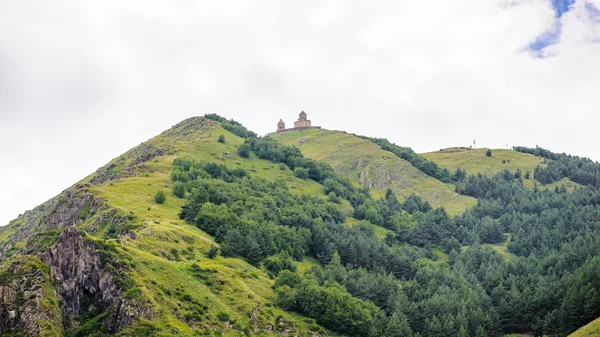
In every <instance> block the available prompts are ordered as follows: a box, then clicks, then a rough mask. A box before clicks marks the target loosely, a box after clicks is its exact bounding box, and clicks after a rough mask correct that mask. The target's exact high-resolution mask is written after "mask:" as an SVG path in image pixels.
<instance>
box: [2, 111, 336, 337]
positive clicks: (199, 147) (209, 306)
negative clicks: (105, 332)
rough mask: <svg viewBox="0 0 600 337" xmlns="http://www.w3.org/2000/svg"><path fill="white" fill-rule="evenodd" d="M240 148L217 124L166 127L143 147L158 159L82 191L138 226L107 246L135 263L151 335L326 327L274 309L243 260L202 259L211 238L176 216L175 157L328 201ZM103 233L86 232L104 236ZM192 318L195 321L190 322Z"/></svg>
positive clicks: (261, 280)
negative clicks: (159, 151)
mask: <svg viewBox="0 0 600 337" xmlns="http://www.w3.org/2000/svg"><path fill="white" fill-rule="evenodd" d="M219 135H225V137H226V143H225V144H222V143H219V142H217V138H218V136H219ZM241 143H243V139H241V138H240V137H237V136H235V135H234V134H232V133H230V132H228V131H226V130H224V129H222V128H221V127H220V126H218V125H217V124H216V123H214V122H212V126H211V127H210V128H209V129H208V130H197V131H194V130H192V131H191V132H190V131H189V129H188V130H187V131H186V133H185V135H183V136H182V135H179V134H178V129H177V128H175V129H171V130H168V131H166V132H164V133H163V134H161V135H159V136H157V137H155V138H153V139H151V140H149V141H147V142H145V144H146V145H147V144H150V145H153V146H155V147H156V148H165V149H168V152H166V153H165V154H164V155H163V156H158V157H155V158H154V159H152V160H150V161H148V162H145V163H142V164H140V165H138V166H137V167H136V169H135V170H134V172H135V173H134V174H133V175H131V176H129V177H126V178H119V179H116V180H112V181H107V182H105V183H103V184H100V185H87V186H89V190H90V191H91V192H92V193H93V194H94V195H95V196H96V197H97V198H100V199H102V200H104V201H106V202H107V203H108V205H110V206H111V207H113V208H116V209H117V211H118V212H119V213H120V214H123V215H127V216H128V218H129V223H131V224H132V225H136V226H138V227H137V229H136V230H135V231H134V234H135V235H133V234H132V235H125V236H122V237H120V238H119V239H116V240H115V239H111V240H108V241H112V242H115V243H117V247H118V249H119V250H120V251H121V252H122V253H123V254H126V255H128V256H129V258H130V259H131V261H134V263H135V268H134V270H132V271H131V276H132V277H133V279H134V280H135V282H136V284H137V286H138V287H139V289H140V290H141V292H140V295H139V296H140V298H141V299H142V302H145V303H146V304H147V305H149V306H150V307H152V308H153V310H154V311H155V313H157V317H156V319H155V320H153V322H152V323H151V324H154V325H155V326H156V327H157V328H158V329H159V332H157V333H156V335H160V336H172V335H177V336H195V335H199V331H203V330H211V331H215V330H222V335H223V336H242V335H243V334H242V331H241V330H243V329H244V328H250V329H253V328H254V326H257V327H258V328H259V329H260V331H264V330H265V329H266V328H267V327H268V326H269V325H271V326H273V327H274V328H275V329H276V328H277V327H284V328H288V329H290V331H289V332H290V335H298V336H305V335H306V336H310V335H311V334H312V333H311V332H310V331H321V335H323V332H322V330H323V329H322V328H320V327H318V326H317V325H315V324H314V321H313V320H311V319H308V318H305V317H302V316H300V315H297V314H293V313H287V312H285V311H283V310H281V309H278V308H276V307H274V306H273V305H272V303H273V302H274V300H275V294H274V291H273V289H272V288H271V286H272V284H273V280H271V279H269V278H268V277H267V275H266V273H264V272H263V271H262V270H261V269H258V268H256V267H254V266H252V265H250V264H248V263H246V262H245V261H243V260H240V259H233V258H222V257H217V258H216V259H214V260H211V259H207V258H205V257H204V253H205V252H206V251H207V250H208V249H209V247H210V245H211V244H213V243H214V241H213V238H212V237H211V236H210V235H208V234H206V233H205V232H203V231H201V230H200V229H198V228H196V227H195V226H192V225H188V224H186V223H185V222H183V221H181V220H180V219H179V217H178V213H179V211H180V210H181V206H183V205H184V204H185V201H184V200H182V199H178V198H176V197H174V196H172V194H171V187H172V182H171V180H170V172H171V170H172V168H173V165H172V163H173V160H174V159H175V158H176V157H188V156H189V157H192V158H194V159H195V160H198V161H202V160H207V161H215V162H218V163H221V164H224V165H227V166H229V167H241V168H244V169H246V170H248V171H249V173H250V174H251V175H252V176H253V177H255V178H264V179H267V180H270V181H274V180H277V179H283V180H284V181H285V182H286V183H287V185H288V186H289V188H290V191H292V192H294V193H299V194H312V195H321V196H322V197H323V198H325V196H324V195H323V193H322V186H321V185H320V184H318V183H316V182H314V181H311V180H301V179H298V178H296V177H295V176H294V175H293V172H291V171H290V170H289V169H286V170H281V169H280V167H279V165H276V164H273V163H270V162H267V161H263V160H259V159H257V158H255V157H252V158H248V159H244V158H241V157H239V156H237V155H236V147H237V146H238V145H239V144H241ZM136 149H137V148H136ZM136 149H133V150H131V151H129V152H128V153H126V154H124V155H122V156H119V157H117V158H115V159H114V160H112V161H111V162H110V163H109V164H108V165H107V167H108V166H109V165H110V164H114V165H115V166H116V167H117V168H123V167H126V166H127V164H129V163H130V162H131V161H132V155H131V153H135V151H136ZM133 157H135V155H133ZM93 177H94V174H92V175H90V176H88V177H87V178H85V179H84V180H82V181H81V182H80V183H78V184H86V183H89V182H90V180H92V178H93ZM76 185H77V184H76ZM160 189H162V190H164V191H165V193H166V195H167V200H166V202H165V203H164V204H162V205H159V204H156V203H154V201H153V196H154V194H155V193H156V191H158V190H160ZM20 223H21V219H17V220H15V221H13V222H11V224H10V225H8V226H5V227H0V239H2V240H0V244H2V241H4V240H5V239H6V238H7V237H8V236H10V235H11V234H12V233H14V232H15V231H18V230H19V225H20ZM80 226H83V227H84V226H86V224H81V225H80ZM106 229H107V228H104V229H101V231H100V232H98V233H91V234H92V235H94V236H97V237H102V235H103V234H104V232H105V231H106ZM25 244H26V240H24V241H21V242H19V245H25ZM314 263H315V261H310V260H308V261H305V262H302V263H301V265H302V266H303V267H304V268H310V266H311V265H313V264H314ZM193 264H197V265H199V266H200V268H201V271H200V272H197V271H194V269H193V267H192V265H193ZM203 307H204V309H203ZM256 308H260V313H259V314H258V320H257V321H256V322H253V321H251V319H250V317H251V314H252V312H253V310H254V309H256ZM220 313H226V314H228V315H229V316H230V317H231V322H232V323H233V324H234V328H225V324H224V322H221V320H220V319H219V318H218V315H219V314H220ZM189 315H196V317H200V319H197V318H192V319H190V318H189ZM186 316H187V317H186ZM135 333H136V332H135V330H125V331H123V332H122V334H123V335H133V334H135ZM329 335H330V336H331V335H332V334H329Z"/></svg>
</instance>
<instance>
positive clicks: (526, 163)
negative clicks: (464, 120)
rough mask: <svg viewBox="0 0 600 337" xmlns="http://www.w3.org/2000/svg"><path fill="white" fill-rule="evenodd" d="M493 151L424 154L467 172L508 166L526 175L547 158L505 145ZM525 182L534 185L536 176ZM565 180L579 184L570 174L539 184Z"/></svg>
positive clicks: (487, 172) (455, 150) (571, 185)
mask: <svg viewBox="0 0 600 337" xmlns="http://www.w3.org/2000/svg"><path fill="white" fill-rule="evenodd" d="M491 151H492V156H487V155H486V152H487V149H483V148H479V149H467V148H459V147H453V148H447V149H442V150H439V151H434V152H428V153H422V154H421V156H423V157H425V158H427V159H428V160H431V161H432V162H434V163H436V164H438V165H439V166H441V167H445V168H447V169H448V170H450V172H454V171H456V169H458V168H462V169H464V170H466V171H467V173H468V174H477V173H482V174H485V175H489V176H491V175H494V174H496V173H498V172H501V171H503V170H509V171H510V172H511V173H514V172H516V171H517V170H521V172H522V174H523V176H524V175H525V173H526V172H528V171H529V172H530V173H531V176H532V177H533V172H534V170H535V168H536V167H537V166H538V165H539V166H542V167H545V166H546V164H544V158H541V157H536V156H534V155H532V154H528V153H522V152H517V151H514V150H506V149H491ZM534 178H535V177H534ZM523 182H524V183H525V186H527V187H528V188H533V186H534V184H535V180H534V179H524V181H523ZM563 184H564V185H565V186H567V187H568V188H569V189H572V188H574V187H576V186H580V185H579V184H577V183H575V182H572V181H570V180H569V179H567V178H565V179H562V180H560V181H557V182H555V183H552V184H547V185H543V184H541V183H539V182H538V185H539V188H547V189H554V187H555V186H561V185H563Z"/></svg>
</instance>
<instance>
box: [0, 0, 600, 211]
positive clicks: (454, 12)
mask: <svg viewBox="0 0 600 337" xmlns="http://www.w3.org/2000/svg"><path fill="white" fill-rule="evenodd" d="M599 1H600V0H593V1H588V2H590V3H595V4H596V7H600V3H599ZM585 3H586V2H585V1H584V0H578V1H577V2H576V3H575V5H574V6H573V10H571V11H570V12H568V13H566V14H565V15H563V17H562V18H561V19H560V23H561V24H562V35H561V38H560V41H559V43H558V44H555V45H553V46H550V47H548V48H547V49H545V50H544V53H545V55H552V56H553V57H548V58H546V59H536V58H535V57H534V56H533V55H532V54H531V53H529V52H528V51H527V47H528V45H529V44H530V43H531V42H533V41H534V40H535V39H536V38H537V37H538V36H540V34H542V33H544V32H546V31H548V30H549V29H550V28H551V27H552V25H553V24H554V23H555V22H556V18H555V13H554V11H553V9H552V7H551V5H550V1H549V0H520V1H508V0H501V1H490V0H488V1H481V0H465V1H459V2H456V1H454V2H452V1H446V0H432V1H421V2H418V1H417V2H414V1H413V2H408V3H407V2H397V1H384V2H376V3H375V2H367V1H363V2H352V5H350V3H348V2H346V1H340V0H335V1H304V2H287V3H283V2H268V1H233V2H230V1H220V2H212V3H210V4H208V3H206V2H195V1H189V0H188V1H176V2H175V1H116V0H113V1H97V2H88V1H86V2H82V1H67V0H57V1H53V2H52V3H49V2H46V1H39V0H38V1H34V0H8V1H3V2H1V3H0V151H1V153H2V159H3V160H2V162H3V165H1V166H0V186H2V187H3V192H4V193H3V195H2V196H0V223H6V222H8V220H10V219H12V218H14V217H15V216H16V215H17V214H18V213H20V212H22V211H24V210H25V209H28V208H33V207H34V206H35V205H37V204H39V203H41V202H43V201H44V200H46V199H48V198H49V197H51V196H53V195H55V194H57V193H58V192H60V191H61V190H62V189H64V188H66V187H68V186H69V185H71V184H72V183H74V182H75V181H77V180H78V179H80V178H82V177H84V176H86V175H87V174H89V173H91V172H93V171H94V170H95V169H96V168H97V167H99V166H101V165H103V164H104V163H106V162H107V161H108V160H110V159H111V158H113V157H115V156H117V155H119V154H120V153H122V152H124V151H126V150H127V149H129V148H131V147H133V146H135V145H137V144H139V143H140V142H141V141H143V140H145V139H147V138H150V137H152V136H154V135H155V134H157V133H159V132H160V131H162V130H164V129H166V128H168V127H170V126H171V125H173V124H175V123H177V122H178V121H180V120H182V119H184V118H187V117H189V116H191V115H201V114H204V113H209V112H217V113H219V114H221V115H223V116H226V117H232V118H235V119H237V120H239V121H241V122H242V123H244V124H246V125H247V126H248V127H249V128H251V129H253V130H256V131H258V132H260V133H266V132H270V131H272V130H273V129H274V127H275V124H276V122H277V121H278V120H279V118H281V117H283V118H284V119H285V120H286V121H287V122H288V123H290V122H292V121H293V119H295V117H296V114H297V113H298V112H299V111H300V110H301V109H304V110H305V111H307V112H308V113H309V116H310V118H311V119H312V120H313V122H314V123H318V124H322V125H323V126H324V127H326V128H331V129H343V130H347V131H350V132H355V133H359V134H365V135H372V136H380V137H387V138H389V139H390V140H392V141H395V142H397V143H399V144H402V145H407V146H411V147H413V148H414V149H415V150H417V151H430V150H436V149H439V148H440V147H446V146H452V145H467V144H469V143H470V142H472V140H473V138H476V139H477V142H478V144H480V145H481V146H489V147H504V146H505V144H506V143H508V144H510V145H528V146H535V145H536V144H538V145H540V146H544V147H547V148H550V149H552V150H555V151H559V152H562V151H566V152H570V153H574V154H579V155H585V156H591V157H592V158H594V159H598V160H600V150H598V149H597V148H596V143H597V140H598V139H597V136H596V134H597V133H596V131H595V125H598V121H599V117H597V106H598V104H597V103H598V102H597V101H598V98H597V97H598V96H597V88H600V67H597V63H598V61H597V60H599V59H600V51H599V49H598V48H600V44H598V43H594V41H600V40H599V38H600V32H599V29H600V28H599V26H600V24H598V23H597V22H596V21H594V18H591V17H590V15H589V13H588V12H586V9H585Z"/></svg>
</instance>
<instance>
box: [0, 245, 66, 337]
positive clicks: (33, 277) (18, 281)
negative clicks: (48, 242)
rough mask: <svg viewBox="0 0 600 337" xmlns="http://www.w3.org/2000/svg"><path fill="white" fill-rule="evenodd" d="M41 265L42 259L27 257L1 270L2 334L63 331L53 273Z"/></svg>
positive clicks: (59, 332) (47, 333) (0, 320)
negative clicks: (51, 277) (52, 284)
mask: <svg viewBox="0 0 600 337" xmlns="http://www.w3.org/2000/svg"><path fill="white" fill-rule="evenodd" d="M40 266H43V265H42V263H41V262H40V261H39V259H37V258H36V257H33V256H27V257H23V258H20V259H17V260H15V261H13V262H12V263H11V264H10V265H9V266H8V267H7V268H6V269H5V270H2V271H0V334H2V333H7V332H9V333H15V332H22V333H25V334H26V335H28V336H39V335H40V333H41V332H42V331H43V332H44V333H45V334H46V335H47V336H60V335H61V334H62V318H61V315H60V309H59V308H58V300H57V299H56V294H55V293H54V289H53V288H52V286H51V284H50V276H49V275H48V273H47V271H46V270H42V269H40V268H39V267H40Z"/></svg>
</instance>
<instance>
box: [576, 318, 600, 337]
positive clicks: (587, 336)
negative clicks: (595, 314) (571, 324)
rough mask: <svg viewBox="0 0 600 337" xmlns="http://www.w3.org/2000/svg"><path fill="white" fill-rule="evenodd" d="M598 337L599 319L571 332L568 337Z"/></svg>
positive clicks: (599, 329) (599, 330) (599, 333)
mask: <svg viewBox="0 0 600 337" xmlns="http://www.w3.org/2000/svg"><path fill="white" fill-rule="evenodd" d="M593 336H600V318H598V319H596V320H595V321H593V322H591V323H589V324H588V325H586V326H584V327H582V328H581V329H579V330H577V331H575V332H573V333H572V334H570V335H569V337H593Z"/></svg>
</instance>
